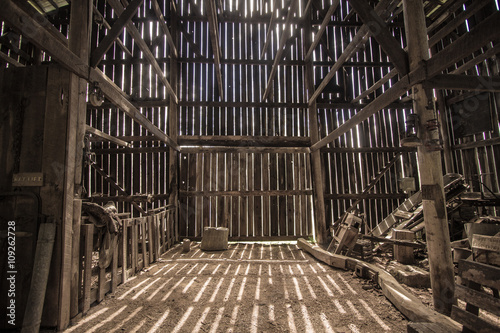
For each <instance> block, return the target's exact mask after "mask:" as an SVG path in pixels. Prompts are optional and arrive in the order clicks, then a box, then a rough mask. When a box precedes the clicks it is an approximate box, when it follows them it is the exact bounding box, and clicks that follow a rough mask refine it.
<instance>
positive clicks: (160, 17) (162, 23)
mask: <svg viewBox="0 0 500 333" xmlns="http://www.w3.org/2000/svg"><path fill="white" fill-rule="evenodd" d="M151 7H153V10H154V12H155V14H156V17H157V18H158V21H159V22H160V27H161V29H162V30H163V33H164V34H165V35H166V36H167V42H168V45H170V48H171V49H170V52H171V54H172V55H173V56H174V57H175V58H177V47H176V46H175V43H174V40H173V38H172V35H171V34H170V30H169V29H168V26H167V24H166V23H165V17H163V13H162V12H161V9H160V6H159V5H158V0H151Z"/></svg>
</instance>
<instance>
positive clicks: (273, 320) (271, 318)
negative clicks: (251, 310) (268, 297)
mask: <svg viewBox="0 0 500 333" xmlns="http://www.w3.org/2000/svg"><path fill="white" fill-rule="evenodd" d="M269 321H270V322H271V323H274V322H275V321H276V317H275V315H274V305H273V304H269Z"/></svg>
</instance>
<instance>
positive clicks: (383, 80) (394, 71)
mask: <svg viewBox="0 0 500 333" xmlns="http://www.w3.org/2000/svg"><path fill="white" fill-rule="evenodd" d="M396 75H398V70H397V69H396V68H393V69H392V70H391V71H390V72H389V73H387V74H386V75H384V77H383V78H381V79H380V80H378V81H377V82H375V84H374V85H372V86H371V87H370V88H368V89H366V90H365V91H363V92H362V93H361V94H360V95H359V96H358V97H356V98H354V99H353V100H352V101H351V103H358V102H359V101H360V100H361V99H363V98H365V97H366V96H368V95H370V94H371V93H372V92H374V91H375V90H377V89H378V88H380V87H382V86H383V85H384V84H385V83H386V82H388V81H389V80H390V79H392V78H393V77H395V76H396Z"/></svg>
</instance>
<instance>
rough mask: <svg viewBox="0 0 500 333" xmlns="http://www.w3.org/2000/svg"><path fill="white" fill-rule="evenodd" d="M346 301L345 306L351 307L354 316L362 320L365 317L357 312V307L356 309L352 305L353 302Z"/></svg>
mask: <svg viewBox="0 0 500 333" xmlns="http://www.w3.org/2000/svg"><path fill="white" fill-rule="evenodd" d="M346 303H347V306H348V307H349V308H350V309H351V311H352V312H353V313H354V314H355V315H356V318H358V320H364V319H365V318H364V317H363V316H362V315H361V313H359V311H358V309H356V307H355V306H354V304H352V302H351V301H349V300H347V301H346Z"/></svg>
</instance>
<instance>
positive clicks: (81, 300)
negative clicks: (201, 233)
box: [74, 206, 178, 314]
mask: <svg viewBox="0 0 500 333" xmlns="http://www.w3.org/2000/svg"><path fill="white" fill-rule="evenodd" d="M157 211H158V210H157ZM175 213H176V207H175V206H167V207H165V209H164V210H163V211H159V212H153V213H152V214H151V215H149V216H142V217H137V218H127V219H123V220H121V222H122V229H121V234H119V235H118V240H117V242H116V243H115V245H114V246H112V247H111V248H110V251H108V254H110V255H111V256H112V259H111V262H110V264H109V266H108V267H101V266H102V265H99V264H96V262H98V261H99V262H100V260H99V259H102V258H101V257H100V256H101V254H100V253H101V252H97V251H95V250H94V242H95V240H94V231H95V229H96V228H95V227H94V225H93V224H82V226H81V239H80V244H81V247H80V270H79V274H80V275H79V284H78V292H75V293H74V295H77V296H78V306H79V313H82V314H86V313H87V312H88V310H89V309H90V306H91V304H92V303H94V302H98V303H99V302H101V301H102V300H103V299H104V296H105V295H106V294H107V293H114V292H115V291H116V288H117V286H118V285H119V284H122V283H125V282H127V280H128V279H129V278H130V277H132V276H134V275H135V274H136V273H137V272H139V271H140V270H141V269H143V268H147V267H149V266H150V265H151V264H152V263H153V262H155V261H157V260H158V259H159V258H160V256H161V255H162V254H163V253H164V252H165V251H167V250H168V249H169V248H170V247H172V246H173V245H174V243H175V242H176V241H177V240H178V234H177V229H176V228H175V224H174V222H175Z"/></svg>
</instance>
